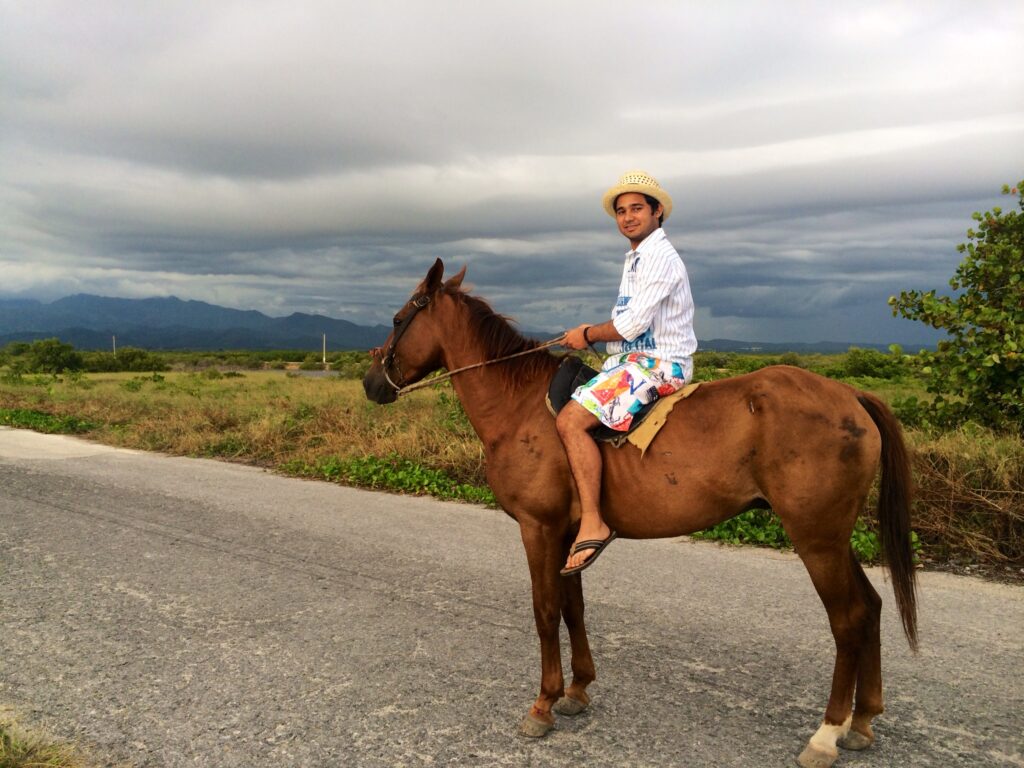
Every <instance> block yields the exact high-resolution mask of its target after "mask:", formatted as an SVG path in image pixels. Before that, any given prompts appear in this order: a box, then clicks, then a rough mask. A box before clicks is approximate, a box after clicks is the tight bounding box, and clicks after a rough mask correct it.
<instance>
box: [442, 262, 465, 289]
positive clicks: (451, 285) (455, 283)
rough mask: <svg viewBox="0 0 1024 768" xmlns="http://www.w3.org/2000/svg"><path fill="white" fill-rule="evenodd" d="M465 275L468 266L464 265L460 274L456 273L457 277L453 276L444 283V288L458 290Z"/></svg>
mask: <svg viewBox="0 0 1024 768" xmlns="http://www.w3.org/2000/svg"><path fill="white" fill-rule="evenodd" d="M465 277H466V267H465V266H463V267H462V269H460V270H459V274H457V275H455V277H453V278H451V279H450V280H448V281H447V282H446V283H445V284H444V289H445V290H446V291H454V290H456V289H457V288H458V287H459V286H460V285H462V280H463V279H464V278H465Z"/></svg>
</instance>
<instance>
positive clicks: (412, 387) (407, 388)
mask: <svg viewBox="0 0 1024 768" xmlns="http://www.w3.org/2000/svg"><path fill="white" fill-rule="evenodd" d="M564 338H565V334H562V335H561V336H559V337H558V338H557V339H551V340H549V341H545V342H544V343H543V344H538V345H537V346H536V347H533V348H532V349H524V350H523V351H522V352H515V353H513V354H511V355H505V356H503V357H496V358H494V359H493V360H484V361H483V362H481V363H473V364H472V365H464V366H462V367H461V368H456V369H455V370H452V371H446V372H445V373H442V374H440V375H439V376H434V377H433V378H430V379H423V380H422V381H417V382H416V383H415V384H408V385H406V386H404V387H395V389H396V394H398V395H404V394H406V393H407V392H412V391H413V390H415V389H422V388H423V387H429V386H431V385H432V384H437V383H438V382H439V381H445V380H446V379H450V378H451V377H452V376H454V375H455V374H456V373H462V372H463V371H471V370H473V369H474V368H482V367H483V366H485V365H492V364H494V363H501V362H504V361H505V360H511V359H512V358H513V357H522V356H523V355H530V354H533V353H534V352H540V351H541V350H544V349H548V348H550V347H556V346H558V345H559V344H561V342H562V340H563V339H564ZM388 381H389V382H390V381H391V380H390V379H388ZM391 386H393V387H394V386H395V385H394V383H393V382H392V383H391Z"/></svg>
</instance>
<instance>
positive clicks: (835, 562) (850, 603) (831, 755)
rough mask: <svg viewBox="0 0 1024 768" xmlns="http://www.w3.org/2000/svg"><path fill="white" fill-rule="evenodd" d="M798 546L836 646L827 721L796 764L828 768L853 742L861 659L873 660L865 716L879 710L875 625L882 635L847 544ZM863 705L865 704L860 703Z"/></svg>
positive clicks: (866, 682)
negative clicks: (853, 711)
mask: <svg viewBox="0 0 1024 768" xmlns="http://www.w3.org/2000/svg"><path fill="white" fill-rule="evenodd" d="M794 545H795V546H796V549H797V552H799V553H800V556H801V558H802V559H803V561H804V565H805V566H807V571H808V573H809V574H810V576H811V581H812V582H813V583H814V588H815V589H816V590H817V592H818V596H819V597H820V598H821V601H822V603H824V605H825V610H826V611H827V612H828V620H829V625H830V626H831V629H832V636H833V637H834V638H835V642H836V663H835V669H834V671H833V673H832V692H831V695H830V696H829V700H828V706H827V707H826V709H825V717H824V721H823V722H822V724H821V727H820V728H818V730H817V732H816V733H815V734H814V736H812V737H811V740H810V741H809V742H808V744H807V747H806V748H805V749H804V751H803V752H802V753H801V754H800V756H799V757H798V758H797V763H798V764H799V765H801V766H803V768H828V767H829V766H831V765H832V763H834V762H835V760H836V758H838V757H839V750H838V749H837V746H839V745H845V744H848V743H850V741H851V738H850V736H849V733H850V727H851V723H852V710H853V694H854V688H855V686H856V683H857V680H858V677H859V669H860V663H861V660H862V659H864V660H867V661H868V662H869V668H868V669H867V670H866V673H865V674H866V675H867V677H866V678H865V679H864V680H863V683H864V684H865V691H864V697H865V698H864V699H863V705H864V707H865V714H866V712H867V711H868V710H870V709H871V708H873V707H874V706H876V702H875V698H876V694H877V699H878V702H877V706H880V705H881V682H880V674H881V672H880V667H879V668H877V670H878V671H877V676H878V678H879V679H878V684H877V687H876V686H875V684H874V678H875V676H876V673H875V672H874V671H873V669H872V668H871V666H870V659H871V658H872V657H873V654H874V651H873V650H872V642H871V637H872V629H873V627H874V628H876V629H875V630H874V631H876V632H877V618H875V619H873V616H877V611H876V610H875V606H874V605H873V604H872V603H871V601H870V600H869V598H868V596H867V594H865V592H864V589H863V584H862V582H861V580H860V579H859V578H858V575H857V571H856V570H855V566H856V567H857V568H859V566H857V565H856V563H855V562H854V560H853V552H852V551H851V550H850V547H849V544H848V542H845V541H844V542H842V543H841V544H839V543H831V544H825V543H823V542H821V541H816V542H814V543H813V544H811V545H808V544H806V543H803V542H798V541H794ZM875 597H876V598H877V595H876V596H875ZM876 642H877V641H876ZM858 703H861V700H860V699H858ZM869 720H870V718H869ZM862 735H865V736H866V734H862ZM868 743H870V742H868ZM854 746H856V745H854ZM863 746H867V744H864V745H863Z"/></svg>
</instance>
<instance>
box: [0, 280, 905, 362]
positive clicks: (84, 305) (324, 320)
mask: <svg viewBox="0 0 1024 768" xmlns="http://www.w3.org/2000/svg"><path fill="white" fill-rule="evenodd" d="M390 330H391V329H390V328H389V327H388V326H384V325H375V326H366V325H356V324H355V323H350V322H349V321H347V320H336V319H334V318H330V317H326V316H324V315H308V314H303V313H300V312H296V313H295V314H292V315H288V316H287V317H270V316H268V315H264V314H263V313H262V312H257V311H255V310H240V309H228V308H227V307H219V306H217V305H216V304H207V303H206V302H203V301H182V300H181V299H178V298H175V297H173V296H172V297H170V298H161V299H115V298H109V297H105V296H92V295H89V294H84V293H80V294H76V295H74V296H66V297H64V298H63V299H58V300H57V301H54V302H50V303H49V304H44V303H43V302H40V301H35V300H33V299H0V346H3V345H5V344H8V343H9V342H12V341H35V340H36V339H46V338H51V337H53V336H56V337H57V338H59V339H60V340H61V341H64V342H66V343H68V344H73V345H74V346H75V347H76V348H77V349H109V348H110V345H111V336H117V344H118V346H122V347H141V348H143V349H195V350H215V349H310V350H318V349H320V345H321V343H322V342H321V338H322V337H321V335H322V334H324V333H326V334H327V347H328V349H331V350H335V351H337V350H344V349H370V348H371V347H376V346H378V345H380V344H382V343H383V342H384V340H385V339H386V338H387V335H388V333H389V332H390ZM522 333H524V334H525V335H526V336H529V337H531V338H537V339H545V340H546V339H550V338H553V337H555V336H557V335H558V333H557V332H547V331H534V330H522ZM851 346H858V347H862V348H866V349H880V350H883V351H884V350H886V349H888V347H887V345H885V344H852V343H850V342H839V341H820V342H816V343H813V344H807V343H778V342H752V341H736V340H733V339H710V340H707V341H701V342H700V349H701V350H702V351H718V352H761V353H764V354H771V355H774V354H781V353H783V352H800V353H805V354H810V353H822V354H832V353H836V352H845V351H846V350H847V349H849V347H851ZM908 349H909V347H908ZM915 349H916V348H915Z"/></svg>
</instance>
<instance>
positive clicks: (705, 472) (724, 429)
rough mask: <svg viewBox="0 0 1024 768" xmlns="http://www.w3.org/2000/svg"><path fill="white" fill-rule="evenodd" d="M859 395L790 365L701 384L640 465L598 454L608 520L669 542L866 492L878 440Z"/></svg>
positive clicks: (633, 453) (631, 458) (615, 453)
mask: <svg viewBox="0 0 1024 768" xmlns="http://www.w3.org/2000/svg"><path fill="white" fill-rule="evenodd" d="M857 394H858V393H857V390H855V389H853V388H852V387H850V386H848V385H846V384H842V383H841V382H837V381H833V380H831V379H827V378H825V377H823V376H819V375H817V374H814V373H811V372H809V371H805V370H803V369H801V368H795V367H791V366H771V367H768V368H763V369H761V370H758V371H755V372H753V373H749V374H744V375H741V376H735V377H731V378H728V379H721V380H719V381H714V382H707V383H705V384H702V385H701V387H700V389H699V390H697V392H696V393H694V395H693V396H691V397H690V398H688V399H686V400H683V401H681V402H680V403H678V404H677V405H676V406H675V408H674V409H673V410H672V413H671V414H670V416H669V419H668V421H667V422H666V425H665V427H664V428H663V429H662V430H661V432H660V433H659V434H658V436H657V437H656V438H655V439H654V441H653V442H652V443H651V445H650V447H649V448H648V450H647V452H646V453H645V454H644V456H643V457H642V458H641V457H640V452H639V451H637V450H635V449H632V448H623V449H605V450H604V455H605V472H604V479H605V483H604V495H605V499H606V500H607V502H608V507H609V513H610V516H611V517H613V518H616V519H617V521H618V523H619V527H620V528H623V529H625V530H623V533H625V534H626V535H636V536H643V537H646V536H671V535H679V534H682V533H688V532H692V531H694V530H699V529H701V528H705V527H707V526H709V525H713V524H715V523H717V522H720V521H721V520H724V519H727V518H729V517H732V516H733V515H735V514H737V513H739V512H740V511H742V510H743V509H746V508H749V507H751V506H758V505H762V506H764V505H771V506H772V508H773V509H775V510H776V511H777V512H779V513H780V514H785V509H786V508H788V507H790V506H793V505H795V504H797V503H799V500H800V499H803V500H814V502H815V503H818V502H819V501H820V503H821V504H822V506H825V505H827V504H835V503H838V502H841V501H842V500H844V499H845V498H847V497H848V496H849V495H850V494H851V492H852V493H853V494H854V495H862V494H866V493H867V489H868V487H869V486H870V484H871V479H872V478H873V477H874V474H875V471H876V468H877V463H878V455H879V450H880V437H879V433H878V430H877V428H876V427H875V424H874V422H873V421H872V420H871V417H870V415H869V414H868V413H867V411H865V410H864V408H863V407H862V406H861V405H860V402H859V401H858V400H857ZM639 506H642V507H643V508H644V510H645V511H642V512H637V511H636V510H637V507H639ZM851 524H852V523H851ZM633 528H636V529H637V530H635V531H633V530H631V529H633Z"/></svg>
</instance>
